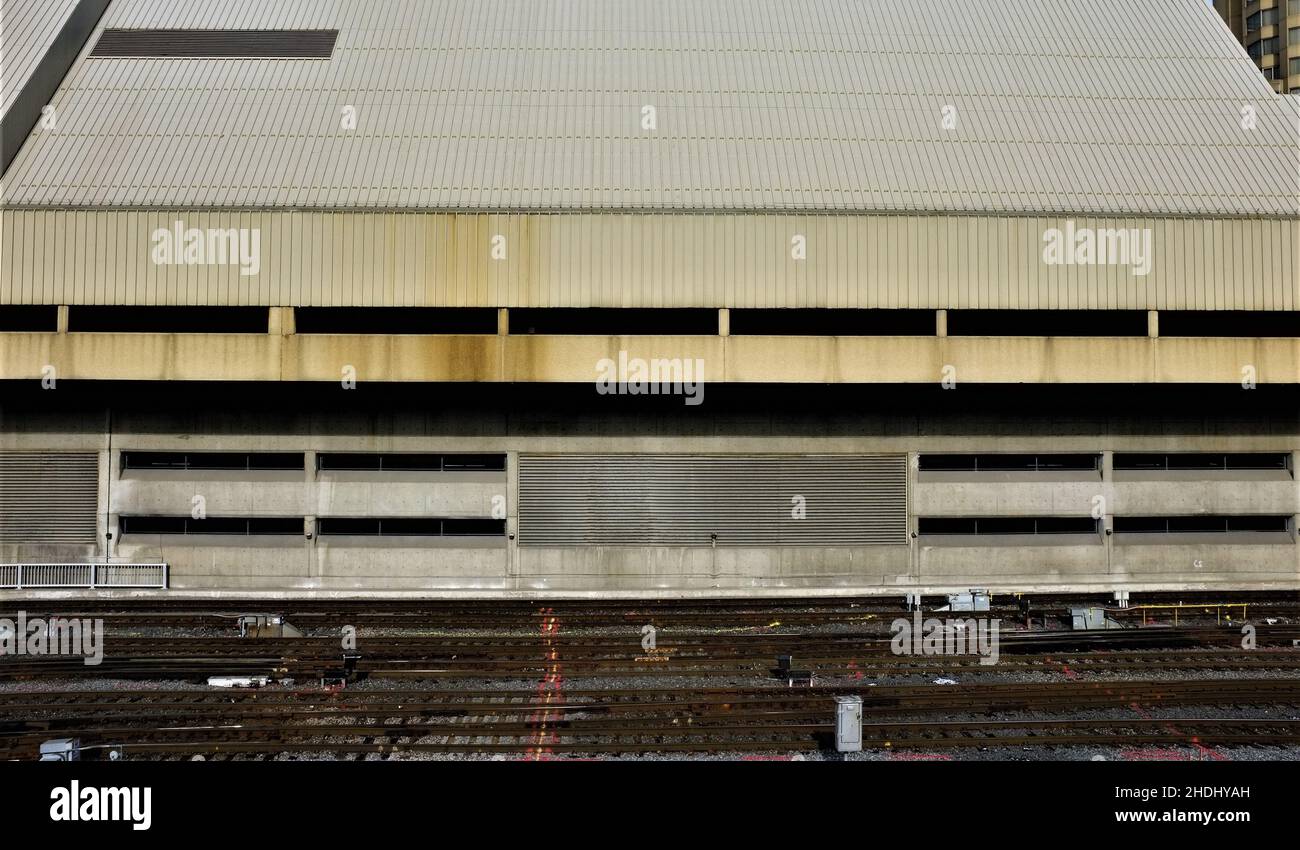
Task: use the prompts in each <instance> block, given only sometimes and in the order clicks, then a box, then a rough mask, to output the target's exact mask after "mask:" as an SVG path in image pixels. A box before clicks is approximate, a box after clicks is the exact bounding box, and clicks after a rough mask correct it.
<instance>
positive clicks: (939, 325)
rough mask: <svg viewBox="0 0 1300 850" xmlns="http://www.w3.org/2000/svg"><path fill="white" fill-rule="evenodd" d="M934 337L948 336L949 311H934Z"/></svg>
mask: <svg viewBox="0 0 1300 850" xmlns="http://www.w3.org/2000/svg"><path fill="white" fill-rule="evenodd" d="M934 335H935V336H947V335H948V311H947V310H935V311H934Z"/></svg>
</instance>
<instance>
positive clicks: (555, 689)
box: [530, 608, 564, 761]
mask: <svg viewBox="0 0 1300 850" xmlns="http://www.w3.org/2000/svg"><path fill="white" fill-rule="evenodd" d="M540 613H541V614H542V651H543V654H544V655H545V657H546V673H545V675H543V676H542V680H541V681H540V682H538V683H537V697H536V700H537V702H538V703H539V704H541V705H544V706H549V705H551V703H552V702H561V701H562V700H563V698H564V675H563V673H562V672H561V670H560V648H559V644H558V643H557V641H556V638H558V637H559V634H560V620H559V618H558V617H555V616H554V613H555V609H553V608H543V609H541V612H540ZM550 718H551V711H550V709H548V708H542V709H541V710H540V711H537V712H535V713H534V714H533V716H532V718H531V720H530V722H532V723H533V724H535V725H536V726H537V731H535V732H534V733H533V748H532V749H533V755H534V760H535V761H541V759H542V755H543V753H547V754H549V753H550V752H551V750H550V749H549V748H545V749H544V748H543V743H544V742H545V743H550V744H555V743H556V742H557V741H558V740H559V738H558V736H557V735H556V734H555V730H553V729H552V730H549V731H548V730H547V722H548V721H549V720H550Z"/></svg>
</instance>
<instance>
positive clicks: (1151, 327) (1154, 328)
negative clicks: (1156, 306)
mask: <svg viewBox="0 0 1300 850" xmlns="http://www.w3.org/2000/svg"><path fill="white" fill-rule="evenodd" d="M1147 336H1149V337H1151V338H1152V339H1155V338H1156V337H1158V336H1160V311H1159V310H1147Z"/></svg>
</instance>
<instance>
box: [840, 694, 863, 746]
mask: <svg viewBox="0 0 1300 850" xmlns="http://www.w3.org/2000/svg"><path fill="white" fill-rule="evenodd" d="M835 751H836V752H840V753H860V752H862V697H836V698H835Z"/></svg>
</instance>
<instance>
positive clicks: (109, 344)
mask: <svg viewBox="0 0 1300 850" xmlns="http://www.w3.org/2000/svg"><path fill="white" fill-rule="evenodd" d="M620 352H627V356H628V357H629V358H641V359H645V360H652V359H659V358H667V359H678V358H680V359H691V360H694V359H696V358H698V359H700V360H702V361H703V363H704V374H705V378H706V380H707V381H709V382H720V381H721V382H729V383H751V384H753V383H776V384H836V383H850V384H852V383H861V384H869V383H875V384H895V383H916V384H927V383H933V384H937V383H939V382H940V381H941V380H942V379H943V378H944V377H946V376H949V375H950V376H951V377H952V378H953V379H955V381H956V382H957V383H958V384H972V383H974V384H986V383H1010V384H1017V383H1028V384H1039V383H1041V384H1099V383H1101V384H1131V383H1138V384H1141V383H1166V384H1171V383H1172V384H1185V383H1209V384H1215V383H1217V384H1238V385H1240V384H1241V383H1242V382H1243V380H1245V379H1247V378H1249V379H1251V380H1253V381H1254V382H1256V383H1258V384H1298V383H1300V339H1202V338H1195V339H1194V338H1175V337H1165V338H1160V339H1146V338H1127V337H1125V338H1110V337H1078V338H1076V337H782V336H773V337H746V336H741V337H738V336H727V337H721V336H625V337H618V336H615V337H603V336H547V335H536V336H502V335H492V336H486V335H485V336H382V335H367V336H327V335H320V336H316V335H293V336H283V335H280V334H54V333H49V334H45V333H0V380H39V379H41V378H42V377H43V376H44V371H43V370H45V368H46V367H47V366H50V365H52V366H54V368H55V370H56V372H57V376H58V377H59V378H62V379H68V380H103V381H124V380H141V381H143V380H147V381H161V380H185V381H329V382H340V381H342V380H343V379H345V378H348V377H353V378H355V380H356V381H358V382H376V381H383V382H389V381H392V382H452V383H463V382H488V383H501V382H507V383H526V382H539V383H594V382H595V380H596V379H597V376H598V371H597V364H598V363H599V362H600V361H601V360H602V359H605V358H609V359H611V360H615V361H617V360H618V357H619V353H620ZM348 367H351V370H352V371H351V372H347V371H345V369H347V368H348ZM948 367H951V370H949V369H948Z"/></svg>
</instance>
